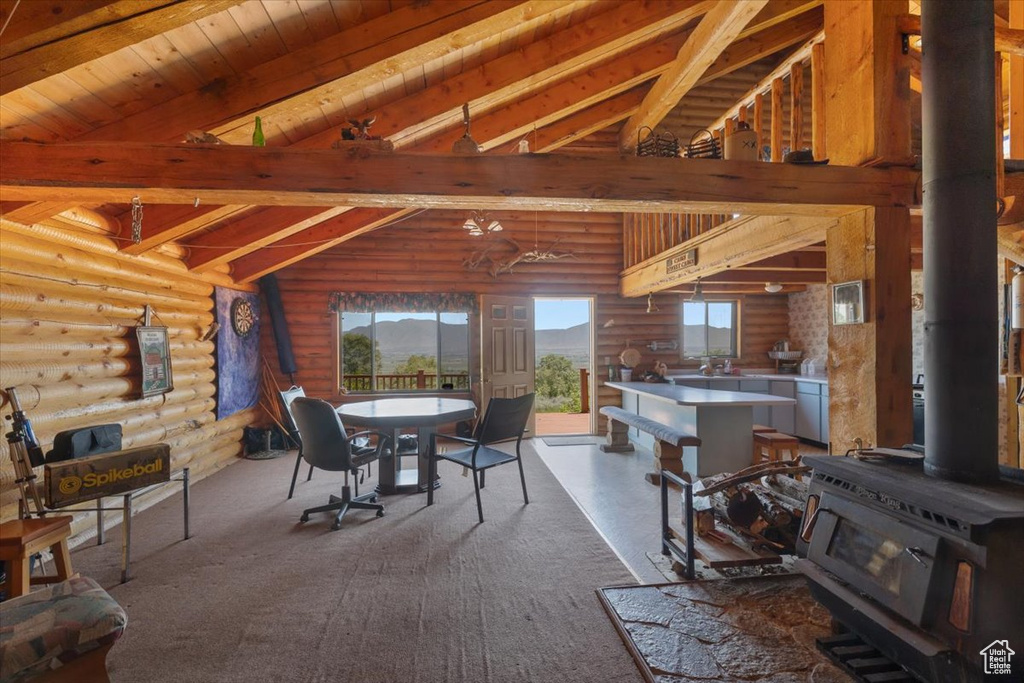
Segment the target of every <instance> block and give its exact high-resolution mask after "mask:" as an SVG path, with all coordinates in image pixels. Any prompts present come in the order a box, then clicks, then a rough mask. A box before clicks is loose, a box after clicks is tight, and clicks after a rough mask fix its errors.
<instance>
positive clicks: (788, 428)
mask: <svg viewBox="0 0 1024 683" xmlns="http://www.w3.org/2000/svg"><path fill="white" fill-rule="evenodd" d="M768 393H770V394H771V395H773V396H785V397H786V398H796V385H795V384H794V383H793V382H772V383H771V387H770V388H769V391H768ZM771 416H772V418H771V422H769V423H768V424H769V425H770V426H771V427H774V428H775V429H777V430H778V431H780V432H782V433H783V434H792V435H794V436H796V406H795V405H790V406H772V408H771Z"/></svg>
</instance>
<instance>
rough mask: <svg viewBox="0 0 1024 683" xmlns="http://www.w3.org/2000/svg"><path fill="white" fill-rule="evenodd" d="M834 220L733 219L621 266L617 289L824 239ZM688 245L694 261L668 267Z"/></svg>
mask: <svg viewBox="0 0 1024 683" xmlns="http://www.w3.org/2000/svg"><path fill="white" fill-rule="evenodd" d="M762 165H764V166H768V164H762ZM836 224H837V219H836V218H811V217H795V216H792V217H790V216H745V217H743V218H737V219H735V220H732V221H729V222H728V223H725V224H723V225H721V226H719V227H717V228H715V229H713V230H710V231H709V232H706V233H704V234H703V235H701V236H699V237H696V238H694V239H692V240H689V241H687V242H684V243H683V244H680V245H678V246H676V247H673V248H672V249H669V250H668V251H666V252H663V253H662V254H659V255H658V256H656V257H655V258H653V259H648V260H647V261H644V262H643V263H639V264H637V265H635V266H633V267H632V268H629V269H627V270H625V271H623V273H622V277H621V278H620V279H619V291H620V293H621V294H622V296H625V297H636V296H643V295H645V294H647V293H648V292H652V291H653V292H657V291H661V290H663V289H669V288H672V287H676V286H678V285H680V284H683V283H686V282H692V281H693V280H695V279H696V278H698V277H701V278H704V277H707V276H710V275H714V274H715V273H720V272H722V271H724V270H726V269H728V268H738V267H739V266H744V265H747V264H750V263H754V262H756V261H761V260H763V259H766V258H769V257H772V256H777V255H779V254H783V253H786V252H788V251H793V250H794V249H800V248H803V247H806V246H809V245H812V244H815V243H816V242H820V241H821V240H823V239H824V238H825V234H826V231H827V230H828V228H829V227H831V226H833V225H836ZM691 249H694V250H696V259H697V262H696V264H694V265H692V266H687V267H683V268H675V267H674V266H672V264H673V261H674V257H677V256H680V255H682V254H683V253H685V252H687V251H690V250H691Z"/></svg>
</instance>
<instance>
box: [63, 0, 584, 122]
mask: <svg viewBox="0 0 1024 683" xmlns="http://www.w3.org/2000/svg"><path fill="white" fill-rule="evenodd" d="M564 4H565V0H558V1H557V2H539V1H538V0H527V1H519V0H496V1H495V2H485V3H479V2H476V1H475V0H448V1H446V2H432V3H428V4H424V3H414V4H412V5H408V6H406V7H402V8H400V9H397V10H395V11H394V12H390V13H388V14H385V15H383V16H380V17H377V18H374V19H371V20H370V21H368V22H365V23H363V24H359V25H357V26H354V27H352V28H350V29H348V30H345V31H342V32H340V33H337V34H335V35H333V36H331V37H329V38H325V39H323V40H320V41H317V42H316V43H313V44H312V45H309V46H308V47H305V48H302V49H300V50H296V51H294V52H290V53H288V54H285V55H282V56H280V57H278V58H276V59H273V60H271V61H269V62H266V63H264V64H260V65H258V66H256V67H254V68H253V69H250V70H249V71H247V72H245V73H241V74H238V75H236V76H232V77H227V78H223V79H220V80H218V81H216V82H215V83H212V84H208V85H207V86H205V87H203V88H201V89H199V90H195V91H192V92H188V93H184V94H182V95H179V96H178V97H176V98H174V99H172V100H170V101H168V102H164V103H161V104H160V105H159V106H156V107H152V108H150V109H147V110H145V111H141V112H139V113H138V114H134V115H132V116H129V117H126V118H124V119H122V120H120V121H115V122H113V123H111V124H109V125H106V126H103V127H101V128H97V129H95V130H93V131H90V132H89V133H86V134H85V135H83V136H80V137H79V138H77V139H79V140H149V141H164V142H171V141H178V140H181V139H182V138H183V137H184V135H185V132H186V131H188V130H191V129H193V128H201V129H203V130H209V131H218V129H219V128H220V127H223V126H230V125H231V123H232V122H235V121H238V122H239V123H238V125H244V126H247V134H248V135H251V133H252V119H251V115H252V114H253V113H255V112H257V111H260V112H261V114H262V113H263V112H266V111H267V110H268V107H269V108H270V110H271V111H282V112H284V111H295V110H296V108H299V109H301V108H302V107H307V106H314V107H315V106H316V102H317V100H318V99H319V98H322V97H324V96H326V95H328V94H329V92H330V93H342V94H344V93H347V92H352V91H355V90H358V89H360V88H363V87H366V86H369V85H371V84H373V83H378V82H380V81H382V80H385V79H386V78H388V77H389V76H391V75H393V74H395V73H402V72H404V71H406V70H408V69H411V68H413V67H414V66H418V65H420V64H423V63H424V62H426V61H430V60H431V59H435V58H438V57H441V56H444V55H446V54H448V53H450V52H452V51H454V50H457V49H460V48H461V47H462V46H464V45H469V44H473V43H475V42H478V41H480V40H483V39H485V38H487V37H490V36H492V35H496V34H497V33H499V32H500V31H501V29H502V28H503V27H504V26H506V25H507V23H508V22H517V21H526V20H527V19H529V18H531V17H536V16H540V15H543V14H546V13H549V12H553V11H556V10H558V9H560V8H561V7H563V6H564ZM296 93H298V94H296ZM239 119H241V121H239ZM218 132H219V131H218ZM336 137H337V135H336V134H335V138H336Z"/></svg>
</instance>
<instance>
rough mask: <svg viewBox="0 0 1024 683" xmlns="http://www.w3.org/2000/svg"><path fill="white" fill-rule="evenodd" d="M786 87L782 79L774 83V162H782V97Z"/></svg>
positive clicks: (775, 80)
mask: <svg viewBox="0 0 1024 683" xmlns="http://www.w3.org/2000/svg"><path fill="white" fill-rule="evenodd" d="M784 89H785V86H784V85H783V83H782V79H781V78H776V79H774V80H773V81H772V138H771V139H772V161H782V124H783V122H784V121H783V114H782V95H783V91H784Z"/></svg>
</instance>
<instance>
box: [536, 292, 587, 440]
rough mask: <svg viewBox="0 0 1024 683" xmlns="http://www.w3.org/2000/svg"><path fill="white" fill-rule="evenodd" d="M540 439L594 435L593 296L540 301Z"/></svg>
mask: <svg viewBox="0 0 1024 683" xmlns="http://www.w3.org/2000/svg"><path fill="white" fill-rule="evenodd" d="M533 310H534V349H535V357H536V391H537V401H536V411H535V412H536V416H537V431H536V434H537V435H538V436H545V435H553V434H591V433H592V432H593V424H592V422H593V421H592V419H591V418H592V416H593V385H592V378H593V376H594V366H593V363H594V332H593V325H592V321H593V317H594V316H593V312H594V299H593V298H592V297H573V298H555V297H535V298H534V300H533Z"/></svg>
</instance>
